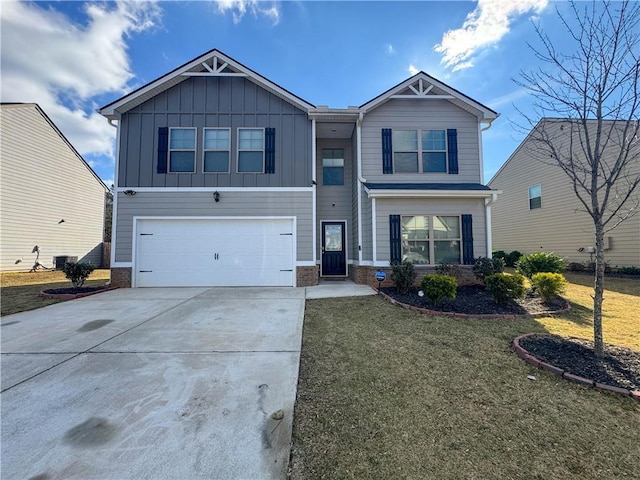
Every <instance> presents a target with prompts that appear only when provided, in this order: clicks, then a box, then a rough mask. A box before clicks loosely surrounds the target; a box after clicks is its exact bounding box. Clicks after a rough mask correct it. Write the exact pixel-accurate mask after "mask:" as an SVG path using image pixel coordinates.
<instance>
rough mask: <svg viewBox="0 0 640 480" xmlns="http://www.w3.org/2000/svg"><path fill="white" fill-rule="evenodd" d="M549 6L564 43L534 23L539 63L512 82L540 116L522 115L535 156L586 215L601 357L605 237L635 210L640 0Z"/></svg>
mask: <svg viewBox="0 0 640 480" xmlns="http://www.w3.org/2000/svg"><path fill="white" fill-rule="evenodd" d="M556 12H557V14H558V16H559V17H560V20H561V21H562V24H563V25H564V27H565V28H566V30H567V31H568V33H569V41H568V42H567V43H566V44H563V45H556V44H555V43H554V42H553V41H552V40H551V38H550V37H549V36H548V35H547V34H546V33H545V32H544V30H543V29H542V27H541V26H540V25H539V24H536V25H535V29H536V33H537V35H538V39H539V40H540V42H541V46H540V47H538V48H536V47H534V46H531V45H529V47H530V48H531V49H532V50H533V52H534V53H535V55H536V57H537V58H538V59H539V60H541V61H542V63H543V66H542V67H541V68H539V69H538V70H535V71H530V72H521V74H520V79H519V80H516V83H517V84H518V85H520V86H522V87H524V88H526V89H527V90H529V91H530V92H531V94H532V96H533V97H534V99H535V100H534V110H535V113H536V115H538V117H542V118H543V121H540V122H539V123H537V124H535V122H534V121H531V119H529V120H530V124H531V125H532V126H533V125H534V124H535V126H534V127H533V129H532V131H531V134H530V138H531V139H532V140H533V141H534V144H535V145H536V148H537V149H538V153H539V155H540V156H541V157H542V158H544V160H543V161H545V162H546V163H551V164H553V165H557V166H558V168H559V170H561V171H563V172H564V173H565V174H566V175H567V177H568V178H569V179H570V181H571V185H572V186H573V191H574V193H575V195H576V196H577V198H578V199H579V201H580V203H581V204H582V206H583V207H584V210H585V211H586V212H587V213H588V214H589V215H590V216H591V218H592V219H593V227H594V231H595V258H596V268H595V282H594V295H593V329H594V350H595V354H596V355H597V356H599V357H602V356H603V355H604V341H603V336H602V303H603V292H604V272H605V250H604V247H605V245H604V238H605V237H604V235H605V233H606V232H607V231H609V230H611V229H612V228H614V227H615V226H616V225H618V224H619V223H620V222H622V221H624V220H626V219H627V218H629V217H631V216H632V215H634V214H636V213H637V212H638V210H639V197H640V194H639V193H638V192H639V191H640V188H639V185H640V153H639V152H640V149H639V143H640V141H639V138H638V136H639V133H640V118H639V117H640V94H639V92H638V80H639V76H640V3H636V2H628V1H624V2H609V1H606V2H601V1H598V2H596V1H594V2H592V3H587V4H585V3H580V4H576V3H574V2H572V3H571V11H570V14H569V15H566V16H565V15H563V14H562V13H561V12H560V11H559V10H558V9H556ZM545 117H561V119H557V118H556V119H553V120H549V119H546V118H545Z"/></svg>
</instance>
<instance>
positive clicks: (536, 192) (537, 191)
mask: <svg viewBox="0 0 640 480" xmlns="http://www.w3.org/2000/svg"><path fill="white" fill-rule="evenodd" d="M536 208H542V186H541V185H534V186H533V187H529V210H534V209H536Z"/></svg>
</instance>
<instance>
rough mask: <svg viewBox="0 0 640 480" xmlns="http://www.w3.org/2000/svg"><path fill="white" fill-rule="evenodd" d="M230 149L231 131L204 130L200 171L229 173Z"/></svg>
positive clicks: (224, 129) (226, 129) (218, 129)
mask: <svg viewBox="0 0 640 480" xmlns="http://www.w3.org/2000/svg"><path fill="white" fill-rule="evenodd" d="M230 147H231V130H230V129H229V128H205V129H204V148H203V151H204V159H203V160H204V162H203V168H202V171H203V172H205V173H229V151H230Z"/></svg>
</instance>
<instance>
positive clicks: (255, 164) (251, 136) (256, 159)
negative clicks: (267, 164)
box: [238, 128, 264, 173]
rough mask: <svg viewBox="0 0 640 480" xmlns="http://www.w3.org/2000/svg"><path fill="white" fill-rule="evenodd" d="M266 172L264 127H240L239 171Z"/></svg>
mask: <svg viewBox="0 0 640 480" xmlns="http://www.w3.org/2000/svg"><path fill="white" fill-rule="evenodd" d="M263 172H264V129H262V128H239V129H238V173H263Z"/></svg>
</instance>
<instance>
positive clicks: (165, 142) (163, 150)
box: [158, 127, 169, 173]
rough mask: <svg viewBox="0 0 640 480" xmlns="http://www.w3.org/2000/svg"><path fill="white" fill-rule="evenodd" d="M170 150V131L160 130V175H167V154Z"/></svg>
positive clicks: (161, 128)
mask: <svg viewBox="0 0 640 480" xmlns="http://www.w3.org/2000/svg"><path fill="white" fill-rule="evenodd" d="M168 150H169V129H168V128H167V127H160V128H158V173H167V152H168Z"/></svg>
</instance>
